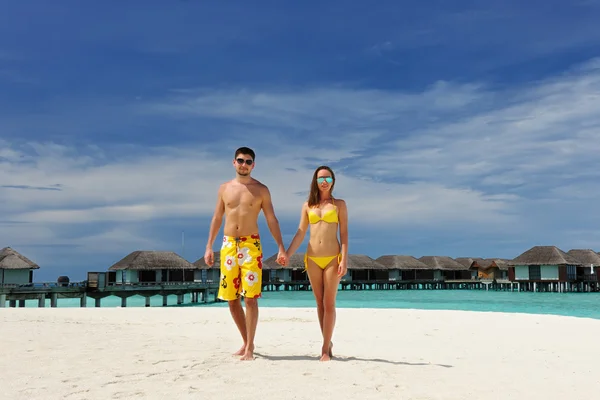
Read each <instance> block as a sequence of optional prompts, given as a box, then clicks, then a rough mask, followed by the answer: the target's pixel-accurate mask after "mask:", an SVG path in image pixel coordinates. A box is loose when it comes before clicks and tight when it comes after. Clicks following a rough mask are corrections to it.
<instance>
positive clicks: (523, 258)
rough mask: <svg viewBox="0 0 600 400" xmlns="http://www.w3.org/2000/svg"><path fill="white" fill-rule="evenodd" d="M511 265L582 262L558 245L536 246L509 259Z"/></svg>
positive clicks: (577, 264) (576, 263)
mask: <svg viewBox="0 0 600 400" xmlns="http://www.w3.org/2000/svg"><path fill="white" fill-rule="evenodd" d="M508 265H509V266H515V265H576V266H580V265H582V263H581V262H580V261H578V260H577V259H576V258H575V257H573V256H571V255H569V254H567V253H565V252H564V251H562V250H561V249H559V248H558V247H556V246H534V247H532V248H531V249H529V250H527V251H526V252H524V253H523V254H521V255H520V256H518V257H516V258H514V259H512V260H509V261H508Z"/></svg>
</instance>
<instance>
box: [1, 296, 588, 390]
mask: <svg viewBox="0 0 600 400" xmlns="http://www.w3.org/2000/svg"><path fill="white" fill-rule="evenodd" d="M260 313H261V314H260V321H259V326H258V332H257V338H256V353H257V354H256V356H257V358H256V360H254V361H239V360H238V358H237V357H234V356H232V355H231V353H232V352H233V351H235V350H237V348H239V346H240V344H241V340H240V338H239V337H238V333H237V331H236V328H235V326H234V324H233V322H232V321H231V319H230V316H229V311H228V309H226V308H201V307H196V308H193V307H186V308H99V309H95V308H88V309H79V308H72V309H69V308H62V309H61V308H56V309H49V308H46V309H37V308H30V309H2V310H0V327H1V328H0V340H1V343H2V355H1V357H0V370H1V371H2V372H1V373H0V387H1V388H2V389H1V391H0V392H1V394H0V397H1V398H3V399H11V400H19V399H27V400H29V399H44V400H50V399H78V400H83V399H138V398H139V399H178V400H179V399H207V398H212V399H237V398H256V399H333V398H343V399H391V398H394V399H414V400H417V399H419V400H425V399H445V400H446V399H447V400H450V399H456V400H459V399H460V400H466V399H477V400H491V399H494V400H496V399H509V398H513V399H527V400H535V399H545V400H547V399H592V398H599V397H600V379H598V366H599V365H600V346H598V338H599V337H600V320H592V319H581V318H570V317H557V316H542V315H523V314H500V313H476V312H460V311H421V310H382V309H340V310H338V322H337V328H336V332H335V335H334V349H333V350H334V356H335V359H334V360H333V361H331V362H326V363H323V362H319V361H318V355H319V349H320V332H319V330H318V322H317V319H316V314H315V311H314V310H312V309H292V308H289V309H275V308H262V309H261V310H260Z"/></svg>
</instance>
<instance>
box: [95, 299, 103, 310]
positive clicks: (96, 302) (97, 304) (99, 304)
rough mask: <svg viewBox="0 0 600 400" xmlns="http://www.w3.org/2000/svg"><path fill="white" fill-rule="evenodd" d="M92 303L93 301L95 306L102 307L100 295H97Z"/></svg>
mask: <svg viewBox="0 0 600 400" xmlns="http://www.w3.org/2000/svg"><path fill="white" fill-rule="evenodd" d="M94 303H95V306H96V307H97V308H100V307H102V299H101V298H100V297H98V298H97V299H95V301H94Z"/></svg>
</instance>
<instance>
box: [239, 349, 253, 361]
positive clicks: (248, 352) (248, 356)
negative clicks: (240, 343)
mask: <svg viewBox="0 0 600 400" xmlns="http://www.w3.org/2000/svg"><path fill="white" fill-rule="evenodd" d="M240 360H242V361H252V360H254V346H247V347H246V349H245V351H244V353H243V355H242V357H241V358H240Z"/></svg>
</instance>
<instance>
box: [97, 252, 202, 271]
mask: <svg viewBox="0 0 600 400" xmlns="http://www.w3.org/2000/svg"><path fill="white" fill-rule="evenodd" d="M124 269H129V270H138V271H139V270H158V269H197V267H196V266H195V265H194V264H192V263H191V262H189V261H187V260H186V259H184V258H183V257H181V256H180V255H178V254H177V253H174V252H172V251H134V252H133V253H130V254H129V255H127V256H126V257H124V258H123V259H121V260H120V261H118V262H117V263H115V264H114V265H112V266H111V267H110V268H109V269H108V270H109V271H118V270H124Z"/></svg>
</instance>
